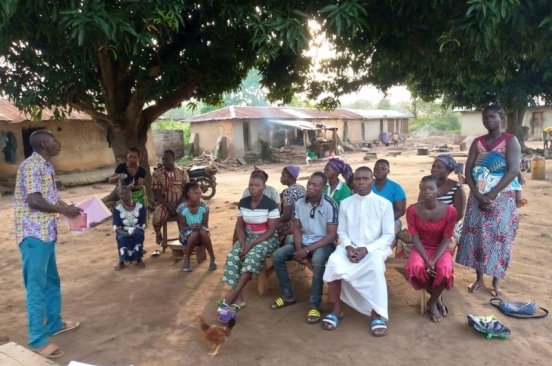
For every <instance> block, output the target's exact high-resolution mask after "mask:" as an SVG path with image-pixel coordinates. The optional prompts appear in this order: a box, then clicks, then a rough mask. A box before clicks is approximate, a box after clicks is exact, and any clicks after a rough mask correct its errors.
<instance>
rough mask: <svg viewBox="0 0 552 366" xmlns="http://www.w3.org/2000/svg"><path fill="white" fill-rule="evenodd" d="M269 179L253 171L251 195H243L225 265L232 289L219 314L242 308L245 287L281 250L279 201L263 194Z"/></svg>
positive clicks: (220, 303)
mask: <svg viewBox="0 0 552 366" xmlns="http://www.w3.org/2000/svg"><path fill="white" fill-rule="evenodd" d="M265 183H266V178H265V175H264V174H261V173H255V172H253V173H252V174H251V177H250V178H249V192H250V193H251V195H250V196H249V197H245V198H242V199H241V200H240V203H239V204H238V212H237V216H238V219H237V221H236V233H237V236H238V240H237V241H236V242H235V243H234V245H233V246H232V249H231V250H230V252H229V253H228V256H227V257H226V268H225V269H224V274H223V276H222V282H224V283H226V284H228V285H230V286H231V287H232V289H231V290H230V292H229V293H228V294H227V295H226V297H225V298H224V299H222V300H221V301H219V303H218V304H217V305H218V310H219V313H220V314H222V313H226V312H227V311H226V309H228V308H231V307H232V308H235V309H237V310H239V309H240V308H242V307H243V306H245V303H244V302H243V295H242V290H243V288H244V287H245V285H246V284H247V282H249V280H251V278H252V277H253V275H257V274H259V273H261V271H262V270H263V261H264V259H265V258H266V257H267V256H269V255H271V254H272V252H274V251H275V250H276V249H278V239H277V237H276V235H275V233H276V224H277V223H278V221H279V219H280V211H279V210H278V205H277V204H276V202H275V201H274V200H272V199H270V198H268V197H267V196H265V195H264V194H263V192H264V190H265Z"/></svg>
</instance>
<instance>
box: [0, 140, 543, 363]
mask: <svg viewBox="0 0 552 366" xmlns="http://www.w3.org/2000/svg"><path fill="white" fill-rule="evenodd" d="M385 155H386V154H385V150H384V148H381V149H380V153H379V156H380V157H386V156H385ZM362 157H363V154H361V153H351V154H348V155H347V156H346V159H347V161H348V162H349V163H350V164H351V165H352V166H353V168H355V167H358V166H360V165H365V164H366V165H369V166H373V164H374V161H369V162H364V161H363V160H362ZM386 158H387V159H388V160H389V161H390V162H391V174H390V178H391V179H394V180H396V181H398V182H399V183H400V184H402V185H403V187H404V188H405V190H406V192H407V197H408V203H412V202H414V200H415V198H416V197H417V184H418V181H419V179H420V178H421V176H423V175H426V174H429V171H430V167H431V162H432V160H431V158H430V157H428V156H416V155H415V154H414V150H410V151H407V152H403V153H402V154H401V155H399V156H397V157H391V156H387V157H386ZM459 160H460V161H463V160H465V158H459ZM548 163H549V164H548V169H547V170H548V171H547V176H548V177H549V178H548V180H546V181H536V180H531V179H530V177H529V175H528V174H527V175H526V177H527V185H526V186H525V190H524V195H525V197H526V198H527V199H528V200H529V205H528V206H526V207H524V208H523V209H521V227H520V230H519V233H518V237H517V240H516V243H515V246H514V252H513V260H512V265H511V268H510V269H509V270H508V273H507V277H506V279H505V280H504V282H503V290H504V292H505V297H506V298H508V299H511V300H519V301H521V300H530V299H536V300H537V301H538V303H539V304H540V305H541V306H544V307H547V308H551V307H552V269H551V267H550V263H551V262H552V255H551V251H550V245H551V239H552V238H551V234H550V231H549V230H548V229H549V228H550V226H549V224H550V207H551V206H552V199H551V198H552V196H551V195H552V193H550V187H551V184H550V179H551V178H552V162H551V161H550V160H549V161H548ZM262 168H263V169H266V171H267V172H268V173H269V175H270V178H269V182H268V183H269V184H271V185H273V186H275V187H276V188H277V189H279V190H280V189H281V188H282V187H281V185H280V183H279V175H280V171H281V168H282V165H281V164H271V165H262ZM249 169H250V167H245V168H243V169H241V170H239V171H233V172H231V171H224V172H221V173H220V174H219V175H218V182H219V185H218V187H217V194H216V195H215V197H214V198H213V199H212V200H211V201H210V202H209V205H210V207H211V216H210V220H211V222H210V227H211V232H212V239H213V243H214V246H215V252H216V255H217V260H218V263H219V269H218V270H217V271H215V272H214V273H211V272H208V271H207V262H203V263H201V264H200V265H196V263H195V262H194V261H192V264H193V265H194V267H193V272H191V273H184V272H181V271H180V265H179V264H177V265H174V264H173V260H172V258H171V254H170V253H166V254H162V255H161V256H160V257H151V256H150V255H149V252H151V250H152V249H154V248H155V247H156V245H155V244H154V235H153V233H152V229H151V228H149V229H148V231H147V237H146V243H145V246H146V249H147V250H148V254H147V255H146V256H145V262H146V264H147V266H146V268H145V269H138V268H127V269H125V270H124V271H121V272H115V271H113V270H112V267H113V265H114V264H115V263H116V260H117V251H116V249H115V248H116V245H115V238H114V235H113V232H112V229H111V225H110V223H103V224H102V225H100V226H99V227H97V228H94V229H90V230H88V231H87V232H84V233H81V234H76V233H71V232H69V231H68V230H67V228H66V227H65V226H64V225H63V224H60V234H59V240H58V243H59V245H58V252H57V259H58V267H59V272H60V275H61V278H62V293H63V314H64V317H65V318H66V319H69V320H77V321H80V322H81V323H82V325H81V327H80V328H78V329H77V330H75V331H72V332H68V333H65V334H63V335H60V336H58V337H56V339H55V341H56V342H57V343H59V344H60V345H61V346H62V347H63V349H64V351H65V355H64V356H63V357H62V358H60V359H59V361H57V362H58V363H59V364H60V365H66V364H67V363H69V361H70V360H78V361H81V362H87V363H91V364H95V365H105V366H107V365H137V366H138V365H140V366H142V365H164V366H170V365H192V364H193V365H206V364H209V365H241V366H244V365H282V364H289V365H301V364H311V365H312V364H315V365H324V364H332V365H335V364H347V365H361V364H366V363H367V362H368V363H373V364H379V365H405V364H428V363H429V364H432V363H433V364H435V363H437V362H440V363H443V364H447V365H464V364H467V363H469V364H476V365H477V364H479V365H481V364H494V365H522V364H523V365H541V364H546V362H550V361H546V360H547V359H548V360H549V359H550V357H551V356H552V343H551V342H550V334H551V331H552V320H551V319H550V318H547V319H544V320H517V319H512V318H507V317H505V316H503V315H502V314H500V313H499V312H498V311H497V310H496V309H495V308H493V307H491V306H490V305H489V303H488V301H489V298H490V295H489V292H488V289H485V290H484V289H482V290H480V291H479V292H478V293H475V294H470V293H468V292H467V291H466V286H467V285H468V284H469V283H470V282H472V280H473V279H474V273H473V271H472V270H469V269H466V268H462V267H460V266H456V267H455V285H454V288H453V289H452V290H451V291H449V292H447V293H446V294H445V302H446V304H447V305H448V308H449V311H450V315H449V316H448V317H447V318H445V319H444V320H442V321H441V322H440V323H438V324H433V323H431V322H430V321H429V318H428V317H427V315H420V314H419V294H418V293H417V292H416V291H414V290H413V289H412V288H411V287H410V285H409V284H408V283H406V282H405V280H404V279H403V278H402V277H401V275H400V274H399V273H398V272H397V271H395V270H392V269H390V270H388V271H387V273H386V277H387V280H388V289H389V313H390V321H389V332H388V335H387V336H386V337H383V338H374V337H372V336H371V335H370V332H369V322H368V319H367V318H366V317H364V316H362V315H360V314H358V313H356V312H355V311H353V310H352V309H350V308H346V312H345V318H344V319H343V321H342V322H341V324H340V326H339V328H338V329H337V330H335V331H332V332H329V331H324V330H322V329H321V328H320V325H308V324H307V323H306V322H305V320H304V319H305V315H306V313H307V310H308V305H307V299H308V294H309V287H310V273H309V272H308V271H307V270H306V271H304V272H301V271H299V268H298V266H297V264H295V263H290V264H289V269H290V273H291V276H292V280H293V282H294V285H295V290H296V296H297V298H298V300H299V303H298V304H297V305H294V306H291V307H287V308H284V309H281V310H277V311H272V310H270V309H269V306H270V304H271V302H272V300H273V298H275V297H276V296H278V295H279V293H278V287H277V280H276V278H275V276H274V275H272V276H271V278H270V281H269V283H270V289H269V290H268V291H267V293H266V294H265V295H264V296H262V297H259V296H258V294H257V292H256V279H255V280H253V281H252V282H251V283H250V284H249V285H248V287H247V288H246V291H245V296H246V301H247V307H246V308H245V309H244V310H243V311H242V312H241V313H240V314H239V317H238V320H237V325H236V326H235V328H234V331H233V333H232V336H231V337H230V339H229V340H228V342H227V344H225V345H224V347H223V348H222V350H221V354H220V355H219V356H217V357H215V358H209V357H208V355H207V353H208V351H209V349H208V346H207V344H206V343H205V342H204V341H203V339H202V338H201V337H200V333H199V330H198V325H197V324H196V323H195V322H194V321H193V317H194V315H195V314H197V313H201V314H203V315H204V316H205V317H206V319H207V320H208V321H209V322H214V321H215V319H216V312H215V302H216V301H217V299H219V298H220V297H221V295H222V294H223V293H225V289H224V287H223V285H222V283H221V276H222V271H223V266H224V262H225V255H226V253H227V251H228V248H229V246H230V244H231V243H230V240H231V236H232V231H233V228H234V224H235V212H234V208H235V205H236V203H237V201H238V199H239V197H240V195H241V192H242V191H243V189H244V187H245V186H246V185H247V177H248V174H249ZM322 169H323V163H322V162H320V163H315V164H313V165H310V166H303V167H302V172H301V177H306V176H308V175H309V174H310V173H312V172H314V171H316V170H322ZM300 182H303V183H306V181H305V180H301V181H300ZM110 189H111V187H110V186H108V185H101V184H100V185H92V186H84V187H78V188H71V189H68V190H65V191H62V192H61V196H62V198H63V199H66V200H73V201H75V202H77V201H79V200H81V199H84V198H85V197H88V196H92V195H93V196H97V197H101V196H103V195H104V194H105V193H106V192H108V191H109V190H110ZM466 189H467V188H466ZM12 201H13V197H12V196H5V197H2V198H1V199H0V217H2V225H1V227H0V250H1V251H2V253H4V256H3V257H2V259H1V261H0V289H1V292H0V293H1V296H0V314H2V315H1V321H0V338H1V336H7V337H9V338H11V340H13V341H15V342H17V343H19V344H22V345H26V342H27V330H26V324H27V321H26V314H25V293H24V288H23V284H22V278H21V264H20V254H19V251H18V249H17V245H16V243H15V240H14V233H13V208H12ZM173 226H176V225H173ZM171 229H172V230H173V231H175V228H174V227H173V228H171ZM485 280H486V285H487V286H490V279H489V278H485ZM325 299H326V294H325V295H324V300H325ZM324 306H325V305H324ZM467 314H478V315H490V314H496V315H497V317H498V318H499V319H500V320H501V321H503V322H504V323H505V324H507V325H508V326H509V327H510V328H511V330H512V335H511V336H510V338H509V339H507V340H486V339H485V338H484V337H482V336H481V335H480V334H478V333H476V332H475V331H474V330H473V329H471V328H470V327H468V326H467V321H466V315H467ZM434 357H436V358H438V359H439V361H432V359H433V358H434Z"/></svg>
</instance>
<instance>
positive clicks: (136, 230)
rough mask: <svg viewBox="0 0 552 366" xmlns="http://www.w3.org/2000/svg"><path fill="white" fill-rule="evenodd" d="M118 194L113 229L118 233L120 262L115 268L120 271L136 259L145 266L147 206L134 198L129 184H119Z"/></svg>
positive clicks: (138, 264)
mask: <svg viewBox="0 0 552 366" xmlns="http://www.w3.org/2000/svg"><path fill="white" fill-rule="evenodd" d="M117 194H118V196H119V198H120V201H119V202H118V203H117V204H116V205H115V207H114V208H113V230H115V233H116V239H117V249H118V252H119V262H118V263H117V265H116V266H115V270H116V271H119V270H121V269H123V268H125V263H132V262H134V261H135V262H136V265H137V266H138V267H144V266H145V263H144V262H142V247H143V245H144V226H145V224H146V208H145V207H144V205H142V204H141V203H140V202H134V201H133V200H132V198H131V190H130V188H129V187H128V186H119V188H118V190H117Z"/></svg>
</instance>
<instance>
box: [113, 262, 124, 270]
mask: <svg viewBox="0 0 552 366" xmlns="http://www.w3.org/2000/svg"><path fill="white" fill-rule="evenodd" d="M125 267H126V265H125V264H124V263H119V264H117V265H116V266H113V269H114V270H115V271H120V270H122V269H125Z"/></svg>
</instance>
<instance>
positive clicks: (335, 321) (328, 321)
mask: <svg viewBox="0 0 552 366" xmlns="http://www.w3.org/2000/svg"><path fill="white" fill-rule="evenodd" d="M341 318H343V315H341V316H337V315H335V314H334V313H328V314H326V315H324V318H322V323H321V324H322V329H324V330H334V329H335V328H337V326H338V325H339V321H340V320H341Z"/></svg>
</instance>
